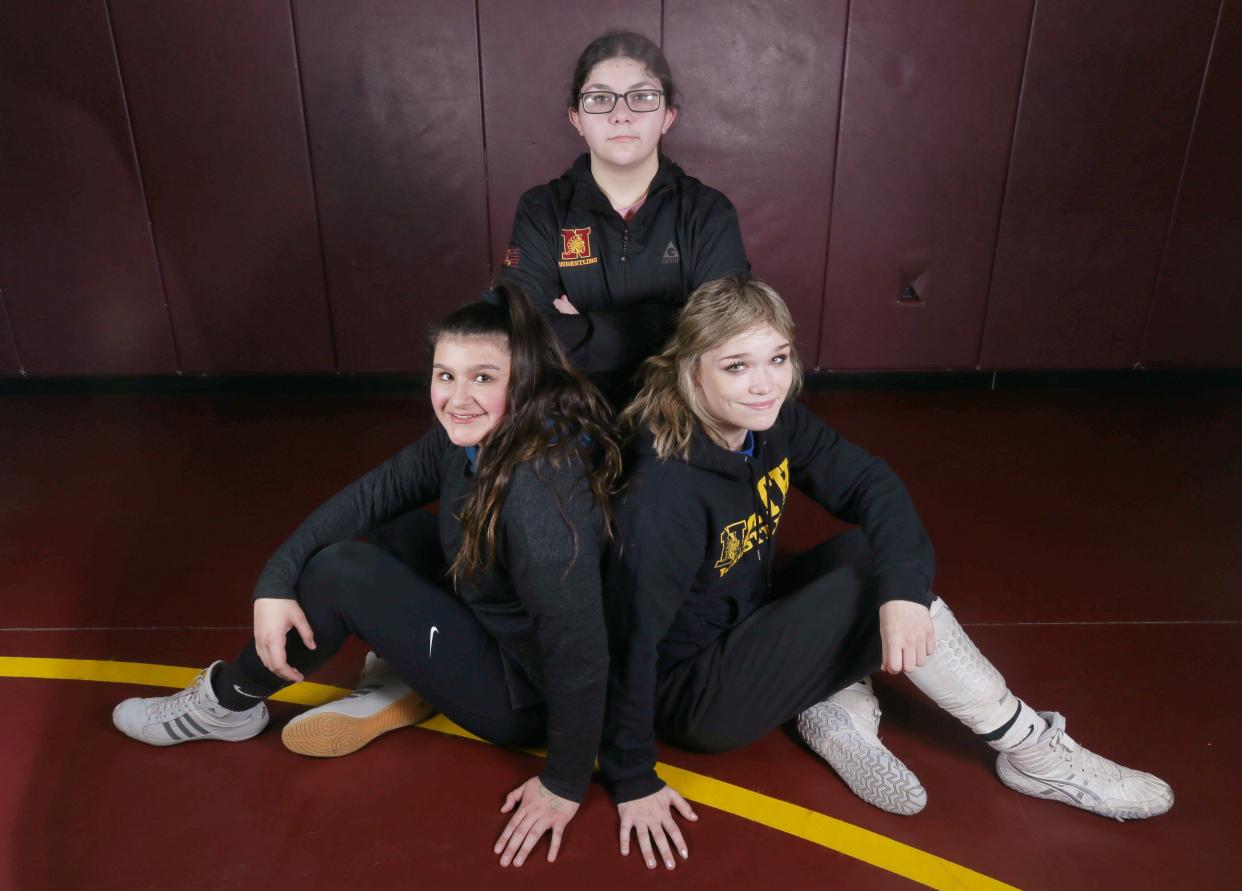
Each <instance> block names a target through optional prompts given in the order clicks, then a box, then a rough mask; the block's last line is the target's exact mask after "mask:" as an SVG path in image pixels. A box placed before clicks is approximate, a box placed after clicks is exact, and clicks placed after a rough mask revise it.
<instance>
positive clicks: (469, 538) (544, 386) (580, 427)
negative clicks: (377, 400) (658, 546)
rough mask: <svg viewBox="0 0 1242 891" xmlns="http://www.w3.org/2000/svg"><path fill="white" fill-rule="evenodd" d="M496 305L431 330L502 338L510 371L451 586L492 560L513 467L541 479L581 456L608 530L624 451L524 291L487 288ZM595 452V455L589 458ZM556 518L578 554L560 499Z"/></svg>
mask: <svg viewBox="0 0 1242 891" xmlns="http://www.w3.org/2000/svg"><path fill="white" fill-rule="evenodd" d="M492 294H493V295H494V296H495V301H494V302H492V301H479V302H476V303H470V304H467V305H466V306H463V307H462V308H461V309H458V310H457V311H456V312H454V313H453V314H452V315H450V316H449V317H448V318H447V319H445V320H444V321H443V322H442V323H441V324H440V325H439V327H437V328H436V329H435V331H434V332H432V336H431V341H432V346H433V348H434V345H435V343H436V342H437V341H439V339H440V338H442V337H500V338H503V339H504V340H505V341H506V342H507V344H508V347H509V356H510V373H509V386H508V392H507V394H506V397H505V416H504V417H503V418H502V419H501V420H500V423H499V424H497V425H496V427H495V429H493V430H492V431H491V432H490V433H489V434H488V435H487V439H486V441H485V443H484V444H483V448H482V449H481V450H480V452H479V463H478V467H477V470H476V479H475V485H474V488H473V489H472V490H471V492H470V493H469V494H468V495H467V496H466V499H465V501H464V503H463V504H462V509H461V528H462V543H461V549H460V550H459V551H458V552H457V556H456V558H455V559H454V560H453V565H452V566H450V567H449V572H450V574H451V575H452V577H453V581H454V582H455V583H458V584H460V583H461V582H463V581H469V580H471V579H472V578H474V577H475V576H476V575H477V574H478V573H479V572H480V571H481V570H487V569H490V568H491V567H492V566H493V565H494V563H495V559H496V529H497V526H498V525H499V521H500V513H501V509H502V508H503V507H504V500H505V494H506V491H507V489H508V487H509V481H510V480H511V479H512V478H513V472H514V470H516V469H517V467H518V465H520V464H524V463H527V462H530V463H531V465H532V469H533V470H534V472H535V473H536V474H537V475H538V474H539V473H540V469H541V468H542V467H543V466H545V464H550V465H551V466H553V467H558V466H560V464H561V462H562V461H566V460H571V459H572V458H573V457H575V456H577V457H580V458H581V460H582V461H583V463H584V465H585V466H586V469H587V479H588V482H589V484H590V487H591V494H592V496H593V497H594V499H595V503H596V504H597V505H598V506H599V508H600V509H601V510H602V511H603V514H604V518H605V521H606V522H607V523H608V525H609V527H611V517H612V508H611V497H610V496H611V492H612V488H613V486H614V484H615V483H616V480H617V477H618V476H619V475H620V473H621V451H620V449H619V448H618V446H617V437H616V435H615V432H614V428H613V424H612V410H611V409H610V408H609V407H608V403H607V402H605V401H604V398H603V397H602V396H601V395H600V394H599V391H598V390H596V389H595V387H594V386H592V385H591V384H590V383H589V382H588V381H587V380H586V378H584V377H583V376H582V375H581V374H580V373H578V372H577V371H576V370H575V369H574V368H573V366H571V365H570V364H569V360H568V359H567V358H566V357H565V353H564V351H563V350H562V349H561V345H560V342H559V341H558V340H557V338H556V335H555V334H554V333H553V332H552V329H551V327H550V326H549V325H548V323H547V322H546V321H545V320H544V318H543V316H541V315H540V314H539V312H538V310H536V309H535V307H534V306H533V305H532V304H531V302H530V298H528V297H527V296H526V295H525V294H524V293H523V292H522V289H521V288H519V287H518V286H517V285H515V284H513V283H511V282H505V281H498V282H496V283H495V284H494V285H493V286H492ZM592 452H593V453H594V454H592ZM557 506H558V509H560V512H561V519H562V520H563V521H564V522H565V523H566V525H568V526H569V531H570V534H571V535H572V537H573V546H574V547H573V552H574V558H576V557H577V554H578V530H577V529H575V528H574V527H573V524H572V523H570V522H569V519H568V517H567V516H566V515H565V512H564V509H563V507H562V506H561V505H560V501H559V499H558V500H557Z"/></svg>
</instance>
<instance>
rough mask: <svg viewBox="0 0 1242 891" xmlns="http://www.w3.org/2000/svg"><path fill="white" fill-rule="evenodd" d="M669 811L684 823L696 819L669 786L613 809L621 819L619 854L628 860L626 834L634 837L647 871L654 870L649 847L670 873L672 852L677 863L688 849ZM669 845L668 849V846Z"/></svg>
mask: <svg viewBox="0 0 1242 891" xmlns="http://www.w3.org/2000/svg"><path fill="white" fill-rule="evenodd" d="M673 808H676V809H677V812H678V813H680V814H681V815H682V816H683V817H685V818H686V819H687V820H697V819H698V818H699V815H698V814H696V813H695V812H694V810H693V809H692V808H691V807H690V804H689V803H688V802H687V801H686V799H684V798H682V797H681V796H680V795H678V794H677V792H676V791H675V790H674V789H673V787H672V786H665V787H664V788H663V789H661V790H660V791H659V792H654V793H652V794H651V795H648V796H646V797H645V798H636V799H634V800H633V801H625V802H622V803H621V804H619V805H617V814H618V815H619V816H620V817H621V853H622V854H623V855H625V856H627V857H628V856H629V853H630V830H631V829H633V830H634V834H635V835H637V836H638V848H639V850H641V851H642V853H643V861H644V862H646V864H647V868H648V869H655V865H656V858H655V853H654V852H653V851H652V848H651V843H652V840H654V841H655V847H656V849H657V850H658V851H659V852H660V857H661V859H662V860H663V861H664V866H665V867H666V868H668V869H672V868H673V867H674V866H676V865H677V861H676V860H675V859H673V851H672V848H676V849H677V853H679V854H681V859H682V860H685V859H686V858H688V857H689V856H690V849H689V847H687V846H686V840H685V839H684V838H683V837H682V835H681V829H679V828H678V826H677V821H676V820H674V819H673ZM670 842H671V843H672V847H670V846H669V843H670Z"/></svg>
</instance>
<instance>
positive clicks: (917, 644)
mask: <svg viewBox="0 0 1242 891" xmlns="http://www.w3.org/2000/svg"><path fill="white" fill-rule="evenodd" d="M880 642H881V644H882V645H883V662H882V663H881V664H882V665H883V666H884V670H885V671H887V672H888V673H889V674H900V673H901V672H903V671H913V670H914V669H916V668H919V667H921V666H922V665H923V663H925V662H926V661H927V658H928V657H929V656H930V655H931V654H932V653H933V652H935V649H936V629H935V627H934V626H933V625H932V620H931V611H930V610H929V609H928V608H927V607H925V606H923V605H922V604H921V603H915V602H913V601H911V600H890V601H889V602H888V603H885V604H884V605H883V606H881V607H880Z"/></svg>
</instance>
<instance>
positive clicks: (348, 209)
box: [293, 0, 488, 372]
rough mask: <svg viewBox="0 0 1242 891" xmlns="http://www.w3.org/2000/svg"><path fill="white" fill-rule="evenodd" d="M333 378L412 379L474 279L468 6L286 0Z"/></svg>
mask: <svg viewBox="0 0 1242 891" xmlns="http://www.w3.org/2000/svg"><path fill="white" fill-rule="evenodd" d="M293 10H294V20H295V24H296V30H297V40H298V50H299V58H300V61H301V73H302V83H303V89H304V91H305V102H306V119H307V128H308V131H309V135H310V145H311V158H312V162H313V167H314V179H315V188H316V193H317V195H318V201H319V214H320V224H321V229H322V236H323V251H324V258H325V265H326V268H327V280H328V291H329V294H330V295H331V302H332V319H333V326H334V330H335V333H336V348H337V356H338V360H339V365H340V370H341V371H348V372H386V371H409V370H416V369H422V368H423V367H425V365H426V363H427V357H426V352H425V350H424V347H423V343H424V339H423V338H424V335H425V333H426V331H427V330H428V328H429V326H430V325H431V323H432V322H434V321H435V320H436V319H438V318H440V317H441V316H443V315H444V314H445V312H446V310H448V309H450V308H452V307H454V306H457V305H459V304H460V303H462V302H464V301H466V300H472V299H474V298H475V297H477V296H478V294H479V293H480V292H481V291H482V289H483V286H484V284H485V283H486V281H487V278H488V241H487V231H486V218H487V214H486V200H487V199H486V194H485V191H484V189H485V183H486V171H485V168H484V163H483V137H482V123H481V120H482V119H481V112H480V108H479V59H478V54H477V51H476V44H475V18H474V9H473V8H472V7H471V6H470V5H469V4H460V3H450V4H445V3H438V2H434V0H419V2H409V0H366V2H358V3H348V4H345V3H339V2H335V0H297V2H295V3H294V7H293Z"/></svg>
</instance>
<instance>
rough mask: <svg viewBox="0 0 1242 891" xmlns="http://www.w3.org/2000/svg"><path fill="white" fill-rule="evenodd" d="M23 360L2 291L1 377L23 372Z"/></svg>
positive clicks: (0, 326) (0, 312)
mask: <svg viewBox="0 0 1242 891" xmlns="http://www.w3.org/2000/svg"><path fill="white" fill-rule="evenodd" d="M21 371H22V360H21V357H19V356H18V355H17V341H16V340H14V339H13V326H12V325H11V324H10V323H9V314H8V311H7V310H5V308H4V292H3V291H0V377H10V376H13V375H17V374H21Z"/></svg>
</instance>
